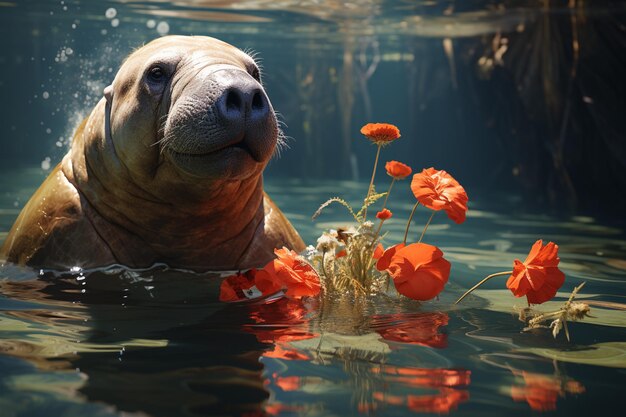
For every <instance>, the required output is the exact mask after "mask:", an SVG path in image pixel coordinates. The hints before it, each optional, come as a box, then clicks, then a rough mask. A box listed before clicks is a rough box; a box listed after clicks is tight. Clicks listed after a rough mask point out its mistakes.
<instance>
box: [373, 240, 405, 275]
mask: <svg viewBox="0 0 626 417" xmlns="http://www.w3.org/2000/svg"><path fill="white" fill-rule="evenodd" d="M379 246H380V248H381V249H382V247H383V246H382V245H380V244H379ZM404 246H406V245H405V244H404V243H398V244H397V245H393V246H391V247H389V248H387V250H385V252H384V253H383V254H382V256H380V258H374V259H378V262H376V269H378V270H379V271H384V270H386V269H388V268H389V264H391V258H392V257H393V255H395V254H396V251H398V250H400V249H402V248H403V247H404ZM376 250H378V248H376Z"/></svg>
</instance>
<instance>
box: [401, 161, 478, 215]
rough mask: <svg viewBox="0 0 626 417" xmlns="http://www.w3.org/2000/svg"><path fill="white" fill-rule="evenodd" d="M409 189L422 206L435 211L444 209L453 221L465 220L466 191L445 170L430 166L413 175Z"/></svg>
mask: <svg viewBox="0 0 626 417" xmlns="http://www.w3.org/2000/svg"><path fill="white" fill-rule="evenodd" d="M411 191H413V195H415V198H417V200H418V201H419V202H420V204H422V205H423V206H425V207H428V208H429V209H431V210H435V211H439V210H445V212H446V214H447V215H448V217H449V218H450V219H452V221H454V222H455V223H463V222H464V221H465V214H466V212H467V202H468V198H467V193H466V192H465V189H464V188H463V187H462V186H461V184H459V183H458V181H457V180H455V179H454V178H453V177H452V176H451V175H450V174H448V173H447V172H446V171H439V170H436V169H435V168H432V167H431V168H428V169H424V170H423V171H422V172H421V173H419V174H415V175H413V180H412V181H411Z"/></svg>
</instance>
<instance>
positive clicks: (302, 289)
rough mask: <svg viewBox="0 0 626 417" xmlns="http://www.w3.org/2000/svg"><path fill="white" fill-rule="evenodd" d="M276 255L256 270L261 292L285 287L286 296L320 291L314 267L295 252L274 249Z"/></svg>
mask: <svg viewBox="0 0 626 417" xmlns="http://www.w3.org/2000/svg"><path fill="white" fill-rule="evenodd" d="M274 253H275V254H276V256H277V257H278V259H275V260H273V261H271V262H270V263H268V264H267V265H265V267H264V268H263V269H262V270H260V271H258V272H257V275H256V278H255V282H256V286H257V288H258V289H259V290H260V291H261V292H262V293H263V294H272V293H273V292H276V291H277V290H279V289H282V288H285V289H286V292H285V295H286V296H288V297H295V298H299V297H307V296H315V295H317V294H319V292H320V278H319V275H317V272H315V269H313V267H312V266H311V265H310V264H309V263H308V262H306V261H305V260H304V259H303V258H302V257H301V256H299V255H298V254H297V253H296V252H294V251H292V250H289V249H287V248H282V249H276V250H274Z"/></svg>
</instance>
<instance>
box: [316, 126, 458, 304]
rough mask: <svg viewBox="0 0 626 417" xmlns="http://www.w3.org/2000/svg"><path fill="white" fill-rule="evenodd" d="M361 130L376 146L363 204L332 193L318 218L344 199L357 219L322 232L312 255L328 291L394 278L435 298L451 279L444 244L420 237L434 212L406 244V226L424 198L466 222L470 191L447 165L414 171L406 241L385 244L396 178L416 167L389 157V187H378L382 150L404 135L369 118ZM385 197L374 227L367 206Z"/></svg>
mask: <svg viewBox="0 0 626 417" xmlns="http://www.w3.org/2000/svg"><path fill="white" fill-rule="evenodd" d="M361 133H362V134H363V135H364V136H365V137H366V138H367V139H369V140H370V141H372V143H374V144H375V145H377V147H378V148H377V151H376V158H375V160H374V169H373V172H372V178H371V180H370V184H369V186H368V190H367V193H366V196H365V198H364V200H363V206H362V207H361V208H360V209H359V210H358V212H356V213H355V209H353V208H352V206H350V204H349V203H348V202H346V201H345V200H343V199H341V198H339V197H333V198H331V199H329V200H327V201H326V202H325V203H323V204H322V205H321V206H320V208H319V209H318V210H317V211H316V212H315V214H314V215H313V218H314V219H315V218H317V217H318V216H319V215H320V214H321V212H322V211H323V210H324V209H325V208H326V207H328V206H329V205H330V204H332V203H340V204H341V205H343V206H344V207H346V208H347V209H348V212H349V213H350V214H351V215H352V217H353V218H354V220H355V221H356V222H357V225H356V226H353V227H351V228H349V229H346V230H336V231H335V230H329V231H327V232H324V233H323V234H322V236H321V237H320V239H318V245H317V247H315V248H313V247H311V248H310V249H309V253H308V259H310V260H311V263H312V264H313V265H315V266H317V267H318V270H319V271H320V276H321V277H322V286H323V288H324V294H325V295H330V296H336V295H371V294H375V293H379V292H386V291H387V290H388V288H389V284H390V282H393V284H394V287H395V289H396V290H397V292H398V293H399V294H402V295H404V296H406V297H409V298H412V299H415V300H420V301H426V300H430V299H433V298H435V297H436V296H438V295H439V293H440V292H441V291H442V290H443V288H444V286H445V284H446V283H447V282H448V277H449V275H450V263H449V262H448V261H447V260H446V259H444V257H443V252H442V251H441V249H439V248H437V247H436V246H432V245H426V244H423V243H421V240H422V238H423V237H424V234H425V233H426V229H427V228H428V225H429V224H430V221H431V220H432V216H431V219H430V220H429V221H428V222H427V223H426V226H425V227H424V230H423V231H422V234H421V236H420V239H419V241H418V242H416V243H412V244H409V245H407V244H406V242H407V237H408V230H409V228H410V225H411V221H412V219H413V215H414V214H415V210H416V209H417V206H418V205H419V204H420V202H421V203H422V205H424V206H425V207H428V208H431V209H433V214H434V212H435V211H437V210H441V209H446V210H449V211H450V213H452V215H451V217H453V218H454V219H455V221H456V222H457V223H462V222H463V220H464V219H465V211H466V210H467V201H468V199H467V194H466V193H465V190H464V189H463V187H461V185H460V184H459V183H458V182H457V181H456V180H455V179H454V178H453V177H452V176H451V175H450V174H448V173H446V172H445V171H438V170H436V169H434V168H429V169H427V170H424V171H423V172H422V173H420V174H416V175H414V176H413V182H412V184H413V183H416V184H417V186H416V190H417V192H415V191H414V194H415V195H416V198H417V202H416V203H415V206H414V207H413V210H412V212H411V215H410V217H409V219H408V222H407V227H406V233H405V237H404V241H403V242H402V243H399V244H396V245H393V246H391V247H389V248H388V249H387V250H385V249H384V247H383V246H382V243H381V242H380V241H381V238H382V236H383V235H381V231H382V227H383V224H384V222H385V221H386V220H388V219H389V218H391V216H392V215H393V214H392V212H391V211H390V210H389V209H388V208H387V202H388V198H389V194H390V193H391V189H392V188H393V185H394V183H395V181H397V180H402V179H404V178H406V177H408V176H409V175H410V174H411V173H412V172H413V170H412V169H411V167H409V166H408V165H406V164H403V163H402V162H398V161H389V162H387V163H386V164H385V170H386V172H387V175H389V176H390V177H391V178H392V182H391V184H390V186H389V189H388V191H387V192H385V193H377V192H376V189H375V186H374V180H375V177H376V167H377V165H378V159H379V156H380V151H381V149H382V148H383V147H384V146H387V145H389V144H390V143H392V142H393V141H394V140H396V139H398V138H399V137H400V130H399V129H398V128H397V127H396V126H394V125H391V124H388V123H368V124H366V125H365V126H363V128H362V129H361ZM412 188H413V187H412ZM382 197H385V200H384V202H383V205H382V206H383V207H382V209H381V210H380V211H378V213H377V214H376V218H377V219H378V220H379V223H378V226H377V227H376V229H375V230H374V224H373V223H372V222H370V221H367V220H366V215H367V209H368V207H369V206H371V205H372V204H374V203H376V201H378V200H379V199H380V198H382ZM420 200H421V201H420ZM461 212H462V213H461ZM338 255H341V256H338Z"/></svg>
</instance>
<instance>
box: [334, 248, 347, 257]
mask: <svg viewBox="0 0 626 417" xmlns="http://www.w3.org/2000/svg"><path fill="white" fill-rule="evenodd" d="M346 255H348V252H346V250H345V249H341V250H340V251H339V252H337V253H336V254H335V258H343V257H344V256H346Z"/></svg>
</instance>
